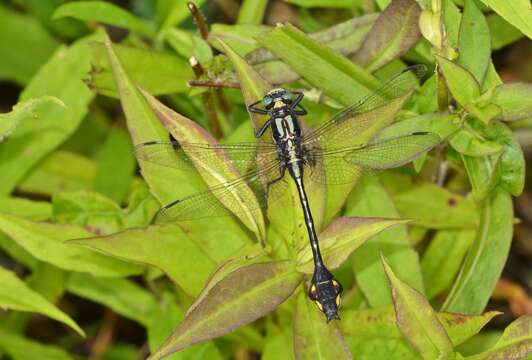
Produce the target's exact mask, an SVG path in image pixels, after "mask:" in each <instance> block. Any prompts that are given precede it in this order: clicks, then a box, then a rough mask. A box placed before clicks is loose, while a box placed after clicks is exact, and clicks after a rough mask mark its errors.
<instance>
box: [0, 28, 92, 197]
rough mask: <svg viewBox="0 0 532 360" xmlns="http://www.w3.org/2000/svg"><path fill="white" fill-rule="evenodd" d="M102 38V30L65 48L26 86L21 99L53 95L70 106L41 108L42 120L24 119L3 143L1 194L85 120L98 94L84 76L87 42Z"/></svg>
mask: <svg viewBox="0 0 532 360" xmlns="http://www.w3.org/2000/svg"><path fill="white" fill-rule="evenodd" d="M99 38H101V33H96V34H94V35H91V36H89V37H86V38H83V39H81V40H78V41H77V42H75V43H74V44H73V45H71V46H70V47H68V48H66V47H61V48H60V49H59V50H58V51H56V53H55V54H54V56H53V57H52V58H51V59H50V60H49V61H48V62H47V63H46V64H45V65H43V66H42V67H41V69H40V70H39V73H38V74H37V75H35V77H33V79H32V81H31V83H30V84H29V85H28V86H27V87H26V88H25V89H24V91H23V93H22V94H21V96H20V101H21V102H24V101H27V100H29V99H33V98H37V97H41V96H45V95H46V96H53V97H56V98H58V99H59V100H60V101H61V102H63V103H64V104H65V105H66V109H64V108H62V107H59V106H57V105H56V104H55V103H53V102H49V103H47V104H46V105H44V104H43V106H42V107H41V108H40V110H39V121H24V122H22V123H20V124H19V126H18V128H17V130H16V131H15V132H14V133H13V134H12V135H11V137H10V141H9V142H5V143H3V144H2V146H0V173H1V174H5V175H4V176H3V178H2V182H1V183H0V194H4V195H5V194H9V193H10V192H11V191H12V190H13V189H14V188H15V186H16V185H17V184H18V183H19V182H20V181H21V180H22V179H23V178H24V176H25V175H26V174H27V173H28V172H29V171H30V169H32V168H33V167H34V166H35V165H36V164H37V163H38V162H39V161H40V160H41V159H42V158H44V157H45V156H46V155H47V154H49V153H50V152H51V151H52V150H53V149H55V148H56V147H57V146H59V145H60V144H61V143H62V142H63V141H65V140H66V139H67V138H68V137H69V136H70V135H72V133H73V132H74V131H75V130H76V128H77V127H78V126H79V124H80V123H81V120H82V119H83V117H84V116H85V114H86V113H87V106H88V104H89V103H90V102H91V100H92V99H93V97H94V94H93V93H91V92H90V91H89V90H88V89H87V87H86V86H85V84H84V83H83V82H82V78H83V77H84V76H85V74H86V73H87V71H88V70H89V67H90V64H89V49H88V47H87V44H88V43H90V42H92V41H95V40H97V39H99Z"/></svg>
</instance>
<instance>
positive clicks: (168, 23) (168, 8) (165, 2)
mask: <svg viewBox="0 0 532 360" xmlns="http://www.w3.org/2000/svg"><path fill="white" fill-rule="evenodd" d="M204 3H205V0H196V1H194V4H195V5H196V7H198V8H200V7H201V6H202V5H203V4H204ZM187 4H188V1H187V0H159V1H158V2H157V13H158V14H157V15H159V16H158V17H159V21H158V23H160V26H159V30H160V31H161V32H162V31H165V30H168V29H171V28H174V27H176V26H177V25H179V24H180V23H181V22H183V21H184V20H186V19H187V18H188V17H190V11H189V10H188V7H187Z"/></svg>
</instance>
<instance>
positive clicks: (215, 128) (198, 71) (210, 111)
mask: <svg viewBox="0 0 532 360" xmlns="http://www.w3.org/2000/svg"><path fill="white" fill-rule="evenodd" d="M188 62H189V63H190V66H191V67H192V71H194V75H196V77H197V78H199V77H201V76H202V75H203V74H205V70H203V67H202V66H201V64H200V63H199V62H198V59H196V58H195V57H194V56H192V57H190V59H188ZM201 100H202V102H203V106H204V107H205V112H206V113H207V118H208V119H209V124H210V125H211V130H212V133H213V135H214V136H215V137H217V138H219V137H220V136H221V135H222V132H221V130H220V123H219V121H218V116H217V115H216V108H215V104H214V98H213V94H212V92H211V91H207V92H205V93H203V94H201Z"/></svg>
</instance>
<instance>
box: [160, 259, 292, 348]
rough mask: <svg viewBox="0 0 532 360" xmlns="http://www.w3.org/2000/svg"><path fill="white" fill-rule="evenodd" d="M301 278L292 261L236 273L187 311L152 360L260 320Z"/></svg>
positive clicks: (279, 302)
mask: <svg viewBox="0 0 532 360" xmlns="http://www.w3.org/2000/svg"><path fill="white" fill-rule="evenodd" d="M301 279H302V277H301V275H299V274H298V273H297V272H296V271H295V264H294V263H293V262H291V261H273V262H266V263H259V264H253V265H250V266H246V267H242V268H240V269H238V270H236V271H234V272H232V273H231V274H229V275H228V276H227V277H226V278H224V279H223V280H222V281H220V282H219V283H218V284H216V285H215V286H214V287H213V288H212V289H211V290H210V291H209V294H208V295H209V296H206V297H205V298H204V299H203V301H202V302H201V303H200V304H197V306H196V307H195V308H194V309H193V310H192V311H191V312H189V313H187V315H186V316H185V318H184V319H183V321H182V322H181V323H180V324H179V325H178V326H177V328H176V329H175V330H174V332H173V333H172V335H171V336H170V337H168V338H167V339H166V341H165V342H164V343H163V344H162V345H161V347H160V348H159V349H158V350H157V351H156V352H155V353H153V354H152V355H151V356H150V359H161V358H163V357H165V356H167V355H169V354H171V353H173V352H176V351H179V350H180V349H183V348H185V347H187V346H189V345H192V344H195V343H197V342H200V341H203V340H208V339H212V338H215V337H218V336H221V335H223V334H225V333H228V332H230V331H232V330H234V329H236V328H238V327H240V326H242V325H244V324H247V323H249V322H252V321H254V320H256V319H258V318H259V317H261V316H263V315H265V314H267V313H269V312H270V311H272V310H274V309H275V308H277V306H279V305H280V304H281V303H282V302H283V301H285V300H286V299H287V298H288V297H289V296H290V295H291V294H292V292H293V291H294V289H295V288H296V287H297V286H298V285H299V283H300V282H301Z"/></svg>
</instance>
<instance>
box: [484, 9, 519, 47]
mask: <svg viewBox="0 0 532 360" xmlns="http://www.w3.org/2000/svg"><path fill="white" fill-rule="evenodd" d="M486 20H487V22H488V27H489V29H490V35H491V48H492V49H493V50H499V49H502V48H503V47H505V46H506V45H509V44H511V43H513V42H515V41H517V40H519V39H521V38H522V37H523V36H524V35H523V33H522V32H521V31H519V30H517V29H516V28H515V27H514V26H513V25H511V24H510V23H508V22H507V21H506V20H504V19H503V18H502V17H500V16H499V15H497V14H492V15H488V16H487V17H486Z"/></svg>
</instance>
